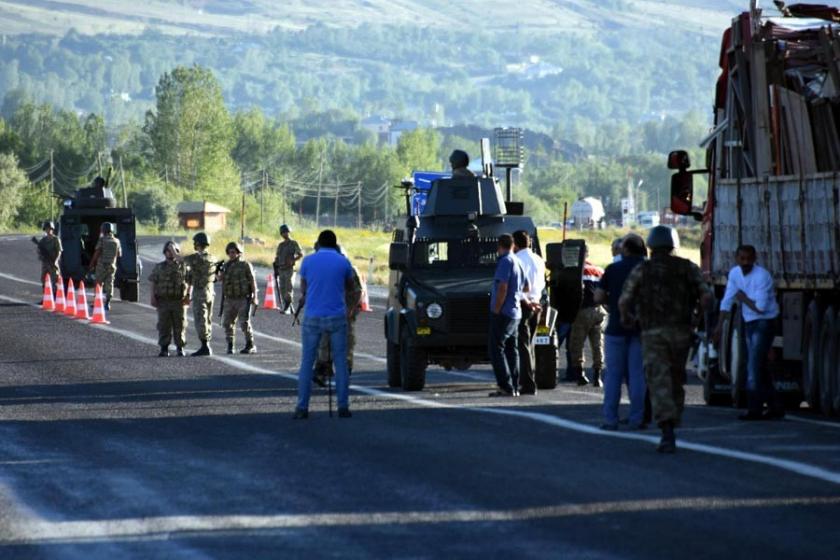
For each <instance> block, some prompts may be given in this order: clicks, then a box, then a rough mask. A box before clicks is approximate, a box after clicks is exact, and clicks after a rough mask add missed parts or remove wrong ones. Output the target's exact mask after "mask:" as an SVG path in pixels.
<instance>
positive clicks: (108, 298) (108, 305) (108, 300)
mask: <svg viewBox="0 0 840 560" xmlns="http://www.w3.org/2000/svg"><path fill="white" fill-rule="evenodd" d="M105 311H111V296H105Z"/></svg>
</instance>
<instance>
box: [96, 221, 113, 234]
mask: <svg viewBox="0 0 840 560" xmlns="http://www.w3.org/2000/svg"><path fill="white" fill-rule="evenodd" d="M99 231H101V232H102V233H113V232H114V226H112V225H111V222H102V225H101V226H99Z"/></svg>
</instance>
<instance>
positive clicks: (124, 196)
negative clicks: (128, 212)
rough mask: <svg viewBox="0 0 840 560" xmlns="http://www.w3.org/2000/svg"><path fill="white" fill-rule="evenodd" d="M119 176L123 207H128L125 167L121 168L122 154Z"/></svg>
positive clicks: (121, 163)
mask: <svg viewBox="0 0 840 560" xmlns="http://www.w3.org/2000/svg"><path fill="white" fill-rule="evenodd" d="M120 178H121V179H122V187H123V207H125V208H128V191H127V187H126V186H125V169H124V168H123V162H122V156H120Z"/></svg>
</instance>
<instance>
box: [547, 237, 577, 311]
mask: <svg viewBox="0 0 840 560" xmlns="http://www.w3.org/2000/svg"><path fill="white" fill-rule="evenodd" d="M545 249H546V257H547V258H546V268H547V269H548V270H549V273H550V274H549V282H548V286H549V304H550V305H551V307H553V308H554V309H556V310H557V314H558V320H559V321H560V322H561V323H573V322H574V320H575V317H577V314H578V311H579V310H580V306H581V304H582V303H583V281H582V278H583V264H584V261H585V260H586V241H584V240H582V239H567V240H566V241H563V242H562V243H549V244H548V245H546V247H545Z"/></svg>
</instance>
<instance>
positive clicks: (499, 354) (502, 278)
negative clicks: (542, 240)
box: [489, 233, 528, 397]
mask: <svg viewBox="0 0 840 560" xmlns="http://www.w3.org/2000/svg"><path fill="white" fill-rule="evenodd" d="M497 252H498V254H499V259H498V261H497V264H496V274H495V276H494V277H493V291H492V293H491V295H490V337H489V338H490V341H489V351H490V362H491V363H492V364H493V373H495V374H496V383H497V385H498V386H499V389H498V390H497V391H494V392H492V393H490V396H491V397H518V396H519V350H518V348H517V345H518V341H517V334H518V332H519V320H520V319H521V318H522V307H521V304H520V298H521V295H522V293H523V292H526V291H527V290H528V284H527V279H526V278H525V272H524V270H523V269H522V263H520V262H519V259H517V258H516V257H515V256H514V254H513V237H512V236H511V235H510V234H507V233H505V234H503V235H501V236H499V245H498V249H497Z"/></svg>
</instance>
